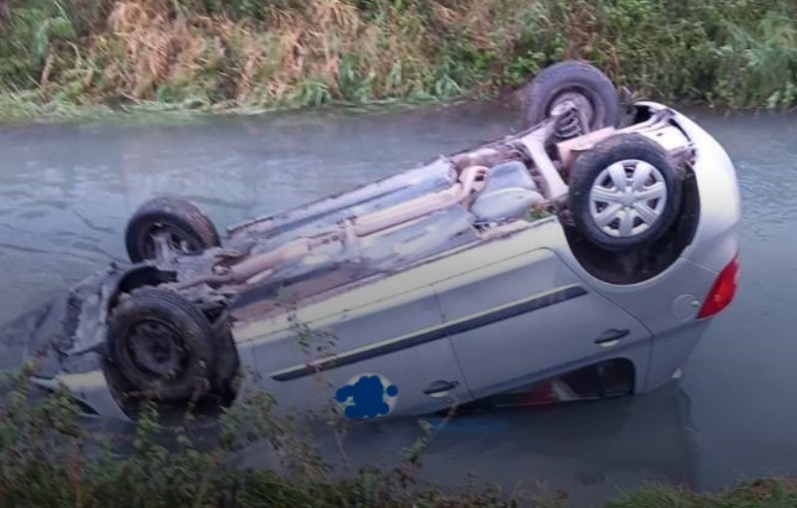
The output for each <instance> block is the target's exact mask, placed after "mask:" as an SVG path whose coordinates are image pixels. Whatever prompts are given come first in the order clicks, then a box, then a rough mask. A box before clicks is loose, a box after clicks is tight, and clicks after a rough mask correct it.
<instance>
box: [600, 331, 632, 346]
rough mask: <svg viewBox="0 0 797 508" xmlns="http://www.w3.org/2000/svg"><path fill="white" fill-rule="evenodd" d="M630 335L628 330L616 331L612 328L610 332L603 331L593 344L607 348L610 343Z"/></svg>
mask: <svg viewBox="0 0 797 508" xmlns="http://www.w3.org/2000/svg"><path fill="white" fill-rule="evenodd" d="M629 333H631V330H629V329H628V328H623V329H622V330H618V329H616V328H612V329H610V330H606V331H604V332H603V333H602V334H601V335H600V337H598V338H597V339H595V344H598V345H600V346H609V345H611V344H609V343H611V342H617V341H618V340H620V339H622V338H623V337H625V336H627V335H628V334H629Z"/></svg>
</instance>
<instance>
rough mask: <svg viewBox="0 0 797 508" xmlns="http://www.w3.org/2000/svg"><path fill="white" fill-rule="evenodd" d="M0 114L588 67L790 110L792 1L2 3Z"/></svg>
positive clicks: (294, 97)
mask: <svg viewBox="0 0 797 508" xmlns="http://www.w3.org/2000/svg"><path fill="white" fill-rule="evenodd" d="M0 30H2V33H3V35H2V37H0V92H1V93H0V116H4V117H6V118H9V117H19V116H38V115H42V114H50V113H54V114H66V113H69V112H71V111H73V110H75V109H78V110H85V109H91V108H97V107H103V108H104V107H111V108H116V107H120V106H124V107H130V106H134V107H138V108H150V109H152V108H155V109H168V108H172V109H178V110H188V109H197V110H204V111H235V110H240V111H253V110H258V109H271V108H282V107H300V106H317V105H322V104H326V103H331V102H355V103H366V102H373V101H384V100H398V101H402V102H405V101H420V100H434V99H437V100H449V99H454V98H461V97H485V96H496V95H500V93H501V92H503V91H506V90H512V89H516V87H517V86H518V85H519V84H521V83H523V82H525V81H526V80H528V79H529V78H530V77H532V76H533V75H534V74H535V73H536V72H537V71H538V70H539V69H540V67H542V66H545V65H547V64H548V63H550V62H552V61H556V60H559V59H563V58H584V59H587V60H590V61H591V62H593V63H595V64H596V65H598V66H599V67H601V68H602V69H603V70H605V71H606V72H607V73H608V74H609V75H610V76H611V77H612V78H613V79H615V80H616V82H617V83H618V84H620V85H624V86H627V87H629V88H630V89H632V90H634V91H635V92H637V93H638V94H639V95H643V96H646V97H651V98H655V99H658V100H667V101H670V100H677V101H689V102H704V103H711V104H716V105H721V106H729V107H734V108H744V107H769V108H785V107H790V106H792V105H794V104H795V103H796V102H797V2H794V1H793V0H0Z"/></svg>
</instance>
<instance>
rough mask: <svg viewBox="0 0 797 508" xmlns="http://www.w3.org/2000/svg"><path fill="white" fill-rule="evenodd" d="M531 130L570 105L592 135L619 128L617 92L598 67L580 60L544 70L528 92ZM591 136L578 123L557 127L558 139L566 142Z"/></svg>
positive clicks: (562, 63)
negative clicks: (563, 105) (580, 115)
mask: <svg viewBox="0 0 797 508" xmlns="http://www.w3.org/2000/svg"><path fill="white" fill-rule="evenodd" d="M527 98H528V111H527V114H526V120H527V122H526V123H527V125H528V126H529V127H531V126H533V125H537V124H538V123H540V122H542V121H544V120H545V119H546V118H548V117H550V115H551V113H552V112H553V110H554V109H555V108H556V107H557V106H558V105H559V104H561V103H563V102H565V101H568V102H570V103H572V104H573V105H574V106H575V107H576V108H577V110H578V111H579V112H580V113H581V114H583V115H584V117H585V119H586V121H587V123H588V130H589V132H592V131H596V130H599V129H602V128H604V127H612V126H616V125H617V123H618V120H619V117H620V99H619V94H618V91H617V88H615V86H614V84H613V83H612V81H611V80H610V79H609V77H608V76H606V74H604V73H603V72H602V71H601V70H600V69H598V68H597V67H595V66H593V65H590V64H588V63H586V62H582V61H580V60H566V61H563V62H559V63H556V64H554V65H551V66H550V67H546V68H545V69H543V70H542V71H541V72H540V73H539V74H538V75H537V76H536V77H535V78H534V79H533V80H532V82H531V84H530V85H529V87H528V90H527ZM582 134H587V133H586V132H583V130H582V129H581V128H580V127H579V126H578V125H577V124H574V119H571V120H570V121H567V122H564V123H563V124H562V125H559V126H558V127H557V130H556V132H555V136H554V137H555V139H556V140H557V141H564V140H566V139H570V138H573V137H576V136H579V135H582Z"/></svg>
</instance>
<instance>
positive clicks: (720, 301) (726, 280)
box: [697, 255, 739, 319]
mask: <svg viewBox="0 0 797 508" xmlns="http://www.w3.org/2000/svg"><path fill="white" fill-rule="evenodd" d="M738 278H739V257H738V255H737V256H734V258H733V261H731V262H730V263H728V266H726V267H725V268H724V269H723V270H722V271H721V272H720V274H719V276H717V280H716V281H714V286H713V287H712V288H711V291H709V293H708V296H706V301H705V303H703V307H702V308H701V309H700V312H699V313H698V314H697V318H698V319H703V318H707V317H711V316H713V315H715V314H718V313H720V312H722V311H723V310H725V308H726V307H727V306H728V305H730V303H731V302H732V301H733V298H734V297H735V296H736V287H737V286H738Z"/></svg>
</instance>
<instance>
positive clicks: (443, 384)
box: [423, 380, 459, 397]
mask: <svg viewBox="0 0 797 508" xmlns="http://www.w3.org/2000/svg"><path fill="white" fill-rule="evenodd" d="M458 386H459V381H443V380H440V381H435V382H434V383H432V384H430V385H429V386H427V387H426V389H425V390H424V391H423V393H425V394H426V395H429V396H431V397H440V396H443V395H445V393H446V392H449V391H451V390H453V389H454V388H456V387H458Z"/></svg>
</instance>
